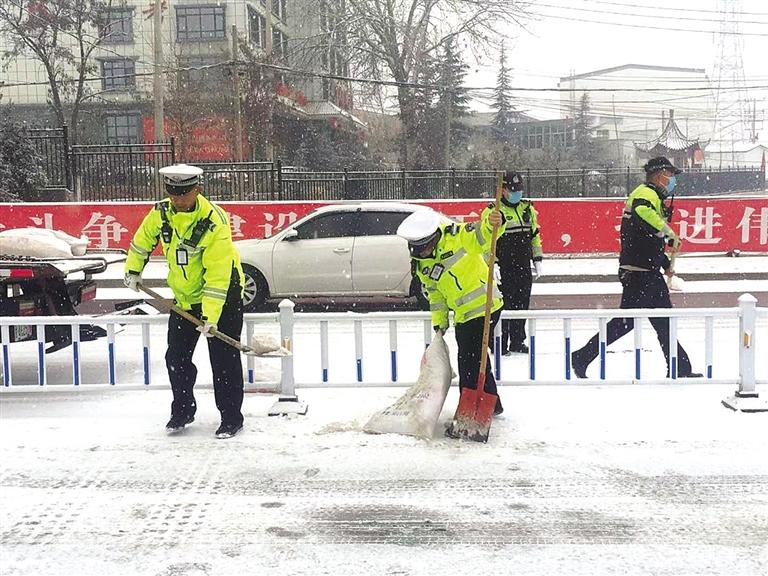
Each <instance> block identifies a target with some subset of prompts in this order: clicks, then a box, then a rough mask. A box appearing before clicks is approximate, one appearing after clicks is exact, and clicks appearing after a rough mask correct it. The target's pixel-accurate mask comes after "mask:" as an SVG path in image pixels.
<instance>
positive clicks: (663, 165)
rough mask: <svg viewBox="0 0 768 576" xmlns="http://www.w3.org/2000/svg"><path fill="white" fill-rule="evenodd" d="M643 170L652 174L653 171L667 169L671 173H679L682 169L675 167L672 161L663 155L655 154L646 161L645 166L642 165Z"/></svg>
mask: <svg viewBox="0 0 768 576" xmlns="http://www.w3.org/2000/svg"><path fill="white" fill-rule="evenodd" d="M643 170H645V173H646V174H653V173H654V172H658V171H659V170H669V171H670V172H672V173H673V174H680V173H681V172H682V170H680V169H679V168H676V167H675V166H674V164H672V162H670V161H669V159H667V158H666V157H664V156H657V157H656V158H651V159H650V160H648V162H646V163H645V166H643Z"/></svg>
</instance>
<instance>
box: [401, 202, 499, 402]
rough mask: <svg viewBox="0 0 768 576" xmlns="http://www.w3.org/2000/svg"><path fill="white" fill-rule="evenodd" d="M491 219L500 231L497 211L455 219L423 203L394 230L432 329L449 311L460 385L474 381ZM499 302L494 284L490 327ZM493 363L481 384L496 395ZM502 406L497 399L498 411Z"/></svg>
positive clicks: (438, 327) (471, 384)
mask: <svg viewBox="0 0 768 576" xmlns="http://www.w3.org/2000/svg"><path fill="white" fill-rule="evenodd" d="M494 222H496V223H497V224H498V225H499V232H500V233H501V232H502V231H503V230H504V218H503V216H502V215H501V213H500V212H499V211H498V210H491V211H489V212H488V213H487V214H485V215H484V217H483V218H482V219H481V221H480V222H469V223H465V224H454V223H447V222H445V221H443V219H442V218H441V216H440V214H439V213H437V212H435V211H434V210H431V209H428V208H424V209H420V210H417V211H416V212H414V213H413V214H411V215H410V216H408V218H406V219H405V220H403V222H402V224H400V226H399V227H398V229H397V234H398V235H399V236H401V237H402V238H405V239H406V240H407V241H408V248H409V250H410V252H411V257H412V258H413V263H414V268H415V272H416V275H417V276H418V278H419V280H420V281H421V284H422V286H423V287H424V290H425V291H426V293H427V296H428V298H429V309H430V311H431V312H432V324H433V326H434V328H435V330H441V331H442V332H445V331H446V330H447V329H448V312H449V311H453V316H454V324H455V332H456V344H457V345H458V348H459V357H458V365H459V386H460V387H461V388H464V387H467V388H475V387H476V386H477V376H478V372H479V370H480V354H481V353H482V352H483V351H482V350H481V347H482V336H483V319H484V316H485V303H486V285H487V284H486V283H487V281H488V264H487V262H486V258H487V257H488V254H489V252H490V249H491V235H492V227H493V223H494ZM501 307H502V299H501V293H500V292H499V289H498V287H497V286H495V285H494V286H493V302H492V305H491V312H492V314H491V332H492V331H493V328H494V327H495V326H496V323H497V322H498V321H499V315H500V314H501ZM484 353H485V354H487V353H488V350H487V349H486V350H485V352H484ZM491 365H492V364H491V362H488V363H487V365H486V382H485V389H486V391H488V392H490V393H492V394H496V380H495V379H494V378H493V372H492V371H491ZM502 411H503V408H502V405H501V400H498V401H497V403H496V414H501V412H502Z"/></svg>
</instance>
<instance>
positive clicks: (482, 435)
mask: <svg viewBox="0 0 768 576" xmlns="http://www.w3.org/2000/svg"><path fill="white" fill-rule="evenodd" d="M478 384H480V383H478ZM478 389H479V390H475V389H472V388H464V389H462V391H461V396H459V405H458V406H457V407H456V413H455V414H454V416H453V421H452V422H451V424H450V425H449V426H448V429H447V430H446V431H445V435H446V436H448V437H450V438H459V439H461V438H465V439H467V440H472V441H474V442H488V436H489V434H490V432H491V421H492V420H493V411H494V410H495V409H496V402H497V400H498V397H497V396H496V394H490V393H488V392H485V391H484V390H483V386H481V385H479V386H478Z"/></svg>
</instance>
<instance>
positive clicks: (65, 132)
mask: <svg viewBox="0 0 768 576" xmlns="http://www.w3.org/2000/svg"><path fill="white" fill-rule="evenodd" d="M61 137H62V140H63V142H62V149H63V154H64V186H65V187H66V189H67V192H73V191H74V190H73V189H72V187H73V183H72V167H71V166H70V162H71V161H72V159H71V157H70V151H69V127H68V126H67V125H66V124H64V125H63V126H62V127H61Z"/></svg>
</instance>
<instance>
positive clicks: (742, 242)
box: [0, 198, 768, 254]
mask: <svg viewBox="0 0 768 576" xmlns="http://www.w3.org/2000/svg"><path fill="white" fill-rule="evenodd" d="M326 204H329V203H328V202H261V203H254V202H250V203H246V202H222V203H221V206H222V207H223V208H224V209H225V210H227V212H228V213H229V216H230V225H231V227H232V237H233V239H234V240H244V239H248V238H264V237H267V236H272V235H274V234H275V233H277V232H279V231H280V230H282V229H283V228H285V227H286V226H288V225H290V224H292V223H293V222H296V221H297V220H298V219H300V218H302V217H304V216H305V215H307V214H309V213H310V212H311V211H312V210H314V209H316V208H318V207H320V206H323V205H326ZM423 204H426V205H428V206H431V207H433V208H435V209H436V210H439V211H441V212H443V213H444V214H446V215H448V216H450V217H452V218H454V219H456V220H459V221H472V220H476V219H477V218H478V216H479V214H480V213H481V212H482V211H483V209H484V208H485V207H486V206H487V201H483V200H452V201H433V202H423ZM534 205H535V207H536V209H537V210H538V212H539V223H540V226H541V231H542V237H543V240H544V250H545V252H546V253H549V254H590V253H605V252H607V253H612V252H618V250H619V233H618V230H619V227H620V225H621V214H622V211H623V208H624V203H623V201H621V200H536V201H535V202H534ZM152 206H153V205H152V203H147V202H119V203H118V202H115V203H93V204H72V203H67V204H0V229H6V228H25V227H28V226H33V227H40V228H52V229H56V230H63V231H64V232H67V233H68V234H71V235H73V236H86V237H87V238H88V239H89V240H90V244H89V248H90V249H107V248H121V249H124V250H127V248H128V245H129V243H130V241H131V238H132V236H133V233H134V232H135V231H136V229H137V228H138V226H139V225H140V223H141V220H142V219H143V218H144V216H145V215H146V214H147V212H148V211H149V210H150V209H151V208H152ZM672 227H673V228H674V229H675V230H677V232H678V234H679V235H680V237H681V238H682V239H683V242H684V244H683V249H684V250H685V251H686V252H728V251H730V250H741V251H742V252H766V251H768V199H766V198H738V199H723V198H717V199H714V198H679V199H677V200H676V202H675V213H674V215H673V218H672Z"/></svg>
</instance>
